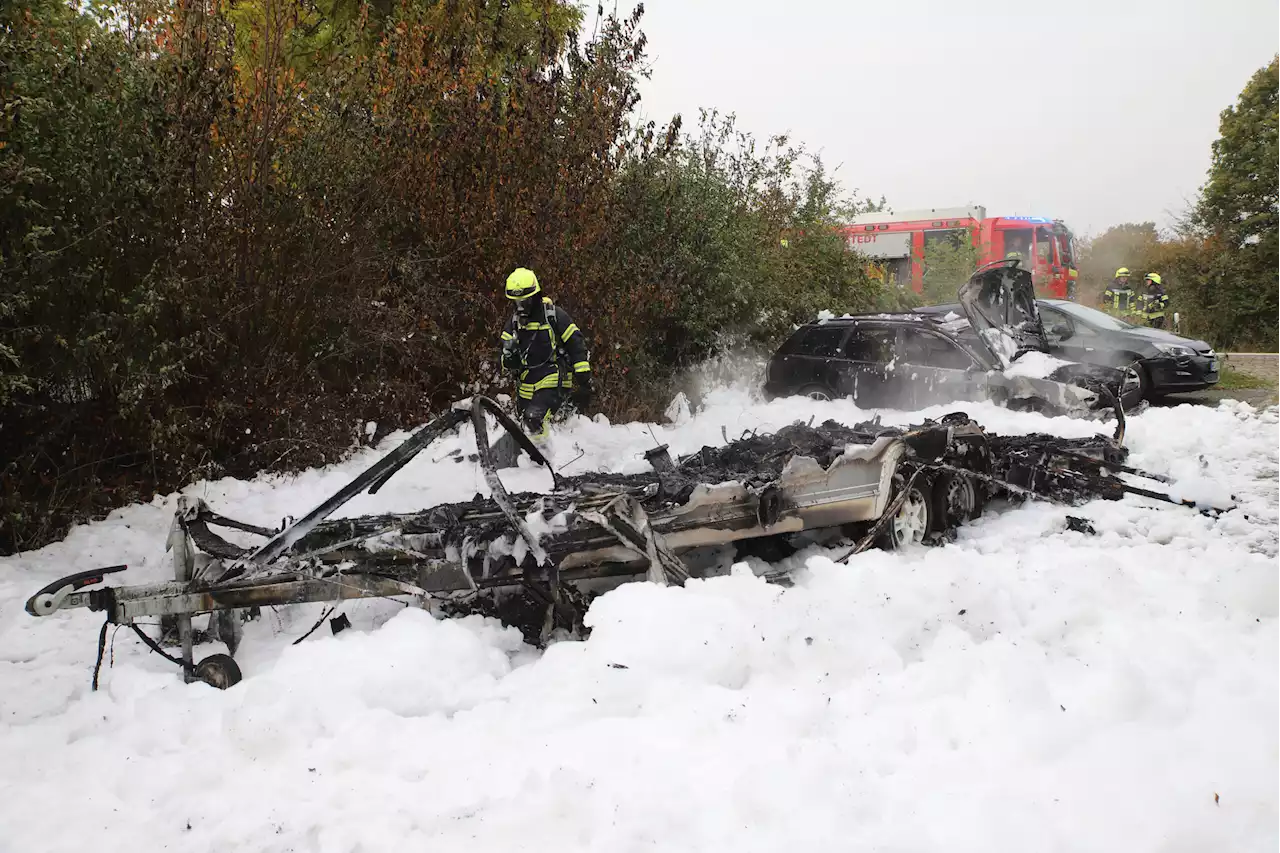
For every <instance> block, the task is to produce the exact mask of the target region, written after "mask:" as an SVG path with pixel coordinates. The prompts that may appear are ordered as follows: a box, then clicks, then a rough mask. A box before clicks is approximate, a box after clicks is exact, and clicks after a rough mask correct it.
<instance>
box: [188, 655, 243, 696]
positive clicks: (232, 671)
mask: <svg viewBox="0 0 1280 853" xmlns="http://www.w3.org/2000/svg"><path fill="white" fill-rule="evenodd" d="M194 676H195V680H196V681H203V682H204V683H205V684H208V685H209V686H210V687H216V688H218V689H219V690H226V689H227V688H228V687H234V686H235V685H237V684H239V683H240V679H241V678H243V677H244V676H243V675H242V674H241V673H240V665H239V664H238V663H236V662H235V660H233V659H232V657H231V655H221V654H219V655H209V656H208V657H207V658H205V659H204V660H202V661H200V663H198V664H196V667H195V671H194Z"/></svg>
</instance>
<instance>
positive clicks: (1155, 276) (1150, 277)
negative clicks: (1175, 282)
mask: <svg viewBox="0 0 1280 853" xmlns="http://www.w3.org/2000/svg"><path fill="white" fill-rule="evenodd" d="M1147 281H1154V282H1155V283H1156V284H1164V282H1163V281H1161V280H1160V273H1158V272H1149V273H1147Z"/></svg>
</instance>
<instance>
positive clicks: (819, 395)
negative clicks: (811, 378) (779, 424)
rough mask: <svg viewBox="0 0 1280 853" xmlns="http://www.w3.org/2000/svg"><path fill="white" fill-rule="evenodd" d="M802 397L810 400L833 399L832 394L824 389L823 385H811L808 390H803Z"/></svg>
mask: <svg viewBox="0 0 1280 853" xmlns="http://www.w3.org/2000/svg"><path fill="white" fill-rule="evenodd" d="M800 396H802V397H808V398H809V399H810V400H830V399H832V397H831V392H830V391H828V390H827V389H826V388H823V387H822V386H821V385H810V386H809V387H808V388H803V389H801V391H800Z"/></svg>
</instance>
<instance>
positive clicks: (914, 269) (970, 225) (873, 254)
mask: <svg viewBox="0 0 1280 853" xmlns="http://www.w3.org/2000/svg"><path fill="white" fill-rule="evenodd" d="M843 231H844V234H845V236H846V239H847V241H848V246H849V248H850V249H852V250H854V251H857V252H861V253H862V254H863V255H866V256H867V257H868V258H870V259H872V260H874V261H877V262H878V263H879V265H880V266H881V267H882V268H884V269H885V271H886V272H887V273H888V275H889V277H890V278H891V279H892V280H894V281H897V283H898V284H899V285H902V286H908V285H909V286H910V287H911V289H912V290H914V291H915V292H916V293H923V292H924V273H925V270H926V269H927V264H928V258H929V248H930V247H931V246H933V245H937V244H939V243H942V242H949V243H951V244H953V245H956V244H958V241H961V240H964V239H968V240H970V241H971V244H972V245H973V246H974V247H976V248H977V250H978V265H979V266H981V265H982V264H985V263H989V262H991V261H997V260H1000V259H1002V258H1007V257H1009V256H1010V255H1013V254H1014V253H1016V254H1017V256H1018V257H1020V258H1021V259H1022V262H1023V263H1024V264H1025V265H1026V266H1027V268H1028V269H1030V270H1031V276H1032V281H1033V283H1034V284H1035V288H1036V293H1037V294H1038V295H1040V296H1045V297H1051V298H1055V299H1074V298H1075V283H1076V277H1077V276H1078V275H1079V271H1078V269H1077V267H1076V251H1075V240H1074V238H1073V237H1072V235H1071V231H1070V229H1068V228H1067V226H1066V225H1065V224H1063V223H1062V221H1061V220H1056V219H1047V218H1044V217H1040V216H997V217H988V216H987V211H986V208H984V207H951V208H930V209H928V210H911V211H904V212H902V213H866V214H863V215H861V216H858V217H855V218H854V219H853V220H852V222H851V223H850V224H849V225H848V226H846V227H845V228H844V229H843Z"/></svg>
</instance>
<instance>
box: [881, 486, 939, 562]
mask: <svg viewBox="0 0 1280 853" xmlns="http://www.w3.org/2000/svg"><path fill="white" fill-rule="evenodd" d="M909 480H910V478H909V477H902V476H901V475H897V476H895V477H894V478H893V481H894V489H893V494H894V499H895V500H896V499H897V497H898V495H899V493H900V490H901V489H903V488H906V485H907V482H908V481H909ZM934 517H935V514H934V500H933V484H932V483H931V482H930V481H929V479H928V478H927V477H925V476H923V475H922V476H919V477H916V479H915V482H914V483H912V484H911V490H910V491H909V492H908V493H907V497H906V500H904V501H903V503H902V506H900V507H898V511H897V512H896V513H894V515H893V518H891V519H890V520H889V523H888V524H887V525H886V526H885V529H884V531H883V532H882V533H881V534H880V536H879V538H878V539H877V542H876V544H877V545H879V547H881V548H883V549H884V550H886V551H901V550H902V549H903V548H908V547H910V546H912V545H920V544H923V542H924V540H925V537H926V536H928V535H929V534H930V533H932V532H933V531H934V530H935V527H936V525H935V522H934Z"/></svg>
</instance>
